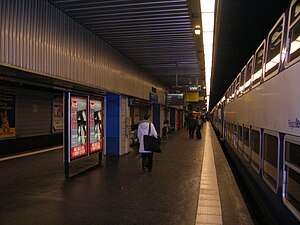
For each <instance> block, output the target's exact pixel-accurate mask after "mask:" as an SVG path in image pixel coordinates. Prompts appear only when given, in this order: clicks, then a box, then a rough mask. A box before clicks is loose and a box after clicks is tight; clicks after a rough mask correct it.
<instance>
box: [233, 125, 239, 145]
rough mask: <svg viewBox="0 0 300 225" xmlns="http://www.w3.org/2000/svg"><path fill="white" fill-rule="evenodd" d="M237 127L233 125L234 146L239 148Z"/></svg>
mask: <svg viewBox="0 0 300 225" xmlns="http://www.w3.org/2000/svg"><path fill="white" fill-rule="evenodd" d="M237 130H238V129H237V125H236V124H233V146H234V147H235V148H237Z"/></svg>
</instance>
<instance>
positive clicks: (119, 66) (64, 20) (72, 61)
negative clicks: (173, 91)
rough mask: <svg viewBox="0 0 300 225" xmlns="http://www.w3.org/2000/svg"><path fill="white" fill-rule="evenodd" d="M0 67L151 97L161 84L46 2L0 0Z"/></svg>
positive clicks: (161, 89) (161, 92) (160, 90)
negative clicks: (152, 92)
mask: <svg viewBox="0 0 300 225" xmlns="http://www.w3.org/2000/svg"><path fill="white" fill-rule="evenodd" d="M0 26H1V27H0V65H5V66H10V67H14V68H18V69H22V70H27V71H32V72H35V73H39V74H42V75H45V76H51V77H55V78H61V79H64V80H69V81H71V82H75V83H81V84H84V85H87V86H93V87H96V88H100V89H104V90H108V91H113V92H118V93H123V94H126V95H131V96H136V97H140V98H143V99H148V98H149V92H151V88H152V87H155V88H156V89H157V94H158V97H159V103H162V104H164V92H165V91H164V87H163V86H162V85H161V84H159V83H158V82H157V81H154V80H152V79H151V78H150V77H149V75H147V74H146V73H145V72H144V71H142V70H141V68H140V67H138V66H137V65H136V64H134V63H133V62H132V61H130V60H128V59H127V58H126V57H124V56H123V55H122V54H120V53H119V52H118V51H117V50H116V49H114V48H113V47H111V46H109V45H108V44H106V43H105V42H104V41H102V40H101V39H100V38H99V37H97V36H96V35H95V34H93V33H92V32H90V31H89V30H87V29H86V28H85V27H83V26H81V25H80V24H78V23H77V22H76V21H75V20H73V19H72V18H70V17H68V16H67V15H66V14H65V13H63V12H62V11H60V10H59V9H58V8H56V7H55V6H54V5H52V4H50V3H49V2H48V1H46V0H10V1H7V0H0Z"/></svg>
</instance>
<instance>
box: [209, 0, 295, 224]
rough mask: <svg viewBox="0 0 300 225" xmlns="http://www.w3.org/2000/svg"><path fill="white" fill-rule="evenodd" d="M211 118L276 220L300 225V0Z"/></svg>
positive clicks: (263, 207)
mask: <svg viewBox="0 0 300 225" xmlns="http://www.w3.org/2000/svg"><path fill="white" fill-rule="evenodd" d="M210 120H211V123H212V124H213V127H214V129H215V131H216V132H217V134H218V136H219V138H220V140H221V143H222V144H224V146H225V147H226V151H228V155H229V156H230V158H231V160H232V161H233V163H234V165H235V167H236V168H237V170H239V173H240V174H241V176H242V177H243V179H244V180H245V183H246V185H247V186H248V187H249V190H250V191H251V193H252V196H254V198H255V200H256V201H257V204H258V207H259V210H261V212H262V213H263V215H264V216H265V217H266V218H267V220H268V221H269V222H270V224H300V0H293V1H292V2H291V4H290V6H289V8H288V9H287V10H286V11H285V12H284V13H283V14H282V15H281V16H280V18H279V19H278V21H277V22H276V24H275V25H274V26H273V28H272V29H271V31H270V32H269V33H268V35H267V37H266V38H265V39H264V40H263V41H262V43H261V44H260V45H259V46H258V48H257V49H256V51H255V52H254V54H253V55H252V56H251V57H250V59H249V61H248V62H247V64H246V65H245V66H244V67H243V68H242V69H241V71H240V73H239V74H238V75H237V76H236V78H235V79H234V81H233V82H232V84H231V85H230V86H229V88H228V89H227V90H226V92H225V93H224V95H223V96H222V98H221V99H220V100H219V102H218V103H217V104H216V105H215V106H214V107H213V109H212V110H211V112H210ZM274 215H275V216H274Z"/></svg>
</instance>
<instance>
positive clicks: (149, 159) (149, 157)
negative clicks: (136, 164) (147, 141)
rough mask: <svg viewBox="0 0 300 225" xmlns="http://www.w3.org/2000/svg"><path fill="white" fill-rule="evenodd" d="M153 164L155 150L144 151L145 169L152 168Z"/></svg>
mask: <svg viewBox="0 0 300 225" xmlns="http://www.w3.org/2000/svg"><path fill="white" fill-rule="evenodd" d="M152 165H153V152H151V153H142V167H143V169H144V170H148V171H150V170H152Z"/></svg>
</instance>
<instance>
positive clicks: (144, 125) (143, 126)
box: [137, 120, 157, 153]
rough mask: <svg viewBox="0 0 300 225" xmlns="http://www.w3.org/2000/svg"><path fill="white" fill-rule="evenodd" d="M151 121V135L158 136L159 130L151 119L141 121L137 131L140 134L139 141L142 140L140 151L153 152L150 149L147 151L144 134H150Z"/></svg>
mask: <svg viewBox="0 0 300 225" xmlns="http://www.w3.org/2000/svg"><path fill="white" fill-rule="evenodd" d="M149 123H151V132H150V135H151V136H154V137H156V138H157V132H156V130H155V127H154V125H153V123H152V122H151V121H149V120H143V121H141V122H140V124H139V127H138V131H137V136H138V138H139V142H140V148H139V152H140V153H151V152H150V151H145V149H144V135H148V131H149Z"/></svg>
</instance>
